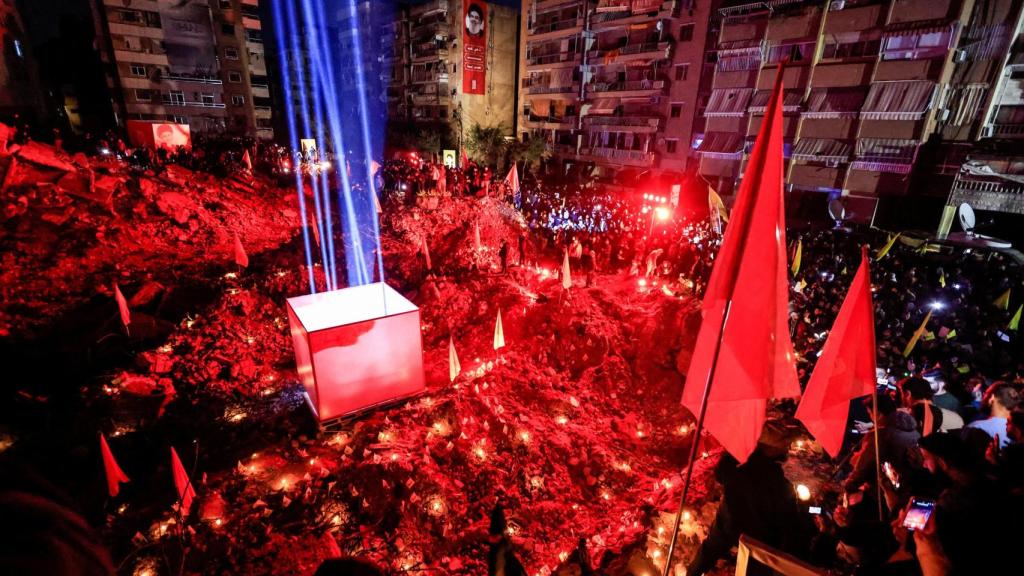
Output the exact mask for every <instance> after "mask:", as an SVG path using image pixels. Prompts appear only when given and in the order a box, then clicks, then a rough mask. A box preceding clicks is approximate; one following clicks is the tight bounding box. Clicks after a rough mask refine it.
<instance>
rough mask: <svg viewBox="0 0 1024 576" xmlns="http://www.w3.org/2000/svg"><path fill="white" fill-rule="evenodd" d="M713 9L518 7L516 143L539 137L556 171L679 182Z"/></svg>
mask: <svg viewBox="0 0 1024 576" xmlns="http://www.w3.org/2000/svg"><path fill="white" fill-rule="evenodd" d="M714 4H715V3H713V2H701V1H699V0H679V1H661V0H600V1H597V2H595V1H590V0H575V1H572V0H569V1H567V0H529V1H527V2H524V6H523V14H522V19H523V23H522V32H521V35H522V36H521V40H520V45H521V50H520V70H521V76H522V80H521V83H520V108H519V111H518V112H519V115H520V122H519V136H520V138H543V139H544V140H545V141H546V142H547V143H548V145H549V147H550V150H551V151H552V153H553V155H554V157H555V158H556V161H557V162H558V163H559V164H561V166H562V168H563V170H565V171H566V172H570V171H572V170H576V171H578V172H580V173H584V174H590V175H596V176H598V177H600V178H601V179H603V180H605V181H606V182H625V181H628V180H630V178H631V177H635V176H636V175H637V174H641V173H647V174H652V173H654V174H662V175H674V176H677V177H681V176H682V174H683V173H684V172H685V171H686V170H687V167H688V163H690V162H692V154H691V151H690V142H691V138H692V135H691V132H692V128H693V125H694V122H695V120H696V119H697V111H698V105H699V102H698V101H697V100H698V94H699V91H700V90H699V88H700V81H701V70H702V68H703V62H704V54H705V43H706V38H707V35H708V31H709V28H710V27H709V22H710V19H711V14H712V10H711V8H712V6H713V5H714Z"/></svg>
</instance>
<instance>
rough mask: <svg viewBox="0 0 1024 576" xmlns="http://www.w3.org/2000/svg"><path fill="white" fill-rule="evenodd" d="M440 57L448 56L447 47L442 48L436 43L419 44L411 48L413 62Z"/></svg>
mask: <svg viewBox="0 0 1024 576" xmlns="http://www.w3.org/2000/svg"><path fill="white" fill-rule="evenodd" d="M440 58H448V48H443V47H440V46H437V45H436V44H429V45H424V44H421V45H419V46H413V48H412V61H413V62H429V61H433V60H438V59H440Z"/></svg>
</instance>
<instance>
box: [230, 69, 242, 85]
mask: <svg viewBox="0 0 1024 576" xmlns="http://www.w3.org/2000/svg"><path fill="white" fill-rule="evenodd" d="M241 81H242V74H241V73H240V72H228V82H235V83H238V82H241Z"/></svg>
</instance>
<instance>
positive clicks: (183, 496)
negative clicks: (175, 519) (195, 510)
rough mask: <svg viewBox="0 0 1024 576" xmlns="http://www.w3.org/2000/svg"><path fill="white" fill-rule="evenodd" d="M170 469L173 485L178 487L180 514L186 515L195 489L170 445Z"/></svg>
mask: <svg viewBox="0 0 1024 576" xmlns="http://www.w3.org/2000/svg"><path fill="white" fill-rule="evenodd" d="M171 470H172V472H173V473H174V487H175V488H177V489H178V501H179V503H180V504H181V515H182V516H188V510H189V508H191V507H192V499H193V498H195V497H196V491H195V489H194V488H193V487H192V481H191V480H189V479H188V472H185V467H184V466H182V465H181V459H180V458H178V453H177V452H176V451H175V450H174V446H171Z"/></svg>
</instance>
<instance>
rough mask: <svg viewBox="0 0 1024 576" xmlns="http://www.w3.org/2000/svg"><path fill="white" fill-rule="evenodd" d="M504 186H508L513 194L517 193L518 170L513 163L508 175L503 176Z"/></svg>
mask: <svg viewBox="0 0 1024 576" xmlns="http://www.w3.org/2000/svg"><path fill="white" fill-rule="evenodd" d="M505 184H508V187H509V189H510V190H512V193H513V194H518V193H519V168H518V167H517V166H516V165H515V164H514V163H513V164H512V168H511V169H510V170H509V171H508V175H507V176H505Z"/></svg>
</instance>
